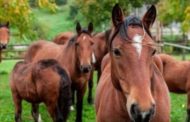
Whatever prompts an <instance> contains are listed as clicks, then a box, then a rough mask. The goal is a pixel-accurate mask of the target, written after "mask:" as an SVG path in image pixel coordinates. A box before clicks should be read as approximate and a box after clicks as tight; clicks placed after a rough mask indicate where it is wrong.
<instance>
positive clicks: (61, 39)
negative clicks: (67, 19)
mask: <svg viewBox="0 0 190 122" xmlns="http://www.w3.org/2000/svg"><path fill="white" fill-rule="evenodd" d="M73 36H74V33H73V32H63V33H60V34H58V35H57V36H56V37H55V38H54V39H53V42H54V43H56V44H65V43H66V42H67V41H68V40H69V39H70V38H71V37H73Z"/></svg>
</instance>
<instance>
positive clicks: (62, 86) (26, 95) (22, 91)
mask: <svg viewBox="0 0 190 122" xmlns="http://www.w3.org/2000/svg"><path fill="white" fill-rule="evenodd" d="M10 87H11V91H12V96H13V101H14V105H15V122H21V112H22V100H26V101H28V102H30V103H31V104H32V116H33V118H34V120H35V122H39V121H40V115H39V103H40V102H43V103H45V105H46V106H47V109H48V112H49V114H50V116H51V117H52V119H53V121H54V122H66V120H67V116H68V113H69V108H70V105H71V80H70V78H69V76H68V75H67V73H66V71H65V70H64V69H62V68H61V66H60V65H59V64H58V62H57V61H56V60H53V59H48V60H41V61H38V62H37V63H26V62H24V61H19V62H18V63H17V64H16V65H15V67H14V69H13V71H12V75H11V80H10Z"/></svg>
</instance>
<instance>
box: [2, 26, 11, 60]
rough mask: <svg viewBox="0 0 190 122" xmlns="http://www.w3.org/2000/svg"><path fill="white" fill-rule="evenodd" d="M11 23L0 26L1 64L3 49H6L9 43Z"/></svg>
mask: <svg viewBox="0 0 190 122" xmlns="http://www.w3.org/2000/svg"><path fill="white" fill-rule="evenodd" d="M9 36H10V34H9V22H7V23H5V24H0V62H1V59H2V58H1V53H2V50H3V49H6V46H7V44H8V42H9Z"/></svg>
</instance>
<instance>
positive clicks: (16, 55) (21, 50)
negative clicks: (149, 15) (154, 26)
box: [1, 42, 190, 60]
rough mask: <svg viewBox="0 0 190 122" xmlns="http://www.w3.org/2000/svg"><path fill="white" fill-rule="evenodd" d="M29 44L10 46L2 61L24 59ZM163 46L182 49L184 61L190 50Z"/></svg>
mask: <svg viewBox="0 0 190 122" xmlns="http://www.w3.org/2000/svg"><path fill="white" fill-rule="evenodd" d="M28 46H29V44H21V45H9V46H8V47H7V49H6V50H3V51H2V54H1V55H2V60H18V59H23V56H24V54H25V51H26V49H27V48H28ZM161 46H162V47H163V46H172V47H176V48H180V49H182V59H183V60H185V59H186V55H185V51H186V50H189V51H190V47H189V46H184V45H180V44H176V43H170V42H162V43H161Z"/></svg>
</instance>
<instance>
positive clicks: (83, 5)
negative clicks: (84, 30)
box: [72, 0, 158, 29]
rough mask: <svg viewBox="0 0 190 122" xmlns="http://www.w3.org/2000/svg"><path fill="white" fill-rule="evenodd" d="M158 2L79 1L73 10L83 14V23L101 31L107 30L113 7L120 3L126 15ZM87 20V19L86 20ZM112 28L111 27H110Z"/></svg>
mask: <svg viewBox="0 0 190 122" xmlns="http://www.w3.org/2000/svg"><path fill="white" fill-rule="evenodd" d="M157 2H158V0H77V1H75V2H74V3H73V6H74V7H73V6H72V8H75V9H76V8H78V9H79V12H78V14H82V16H83V18H82V21H85V23H88V22H89V21H91V22H93V24H94V25H95V27H99V28H101V29H105V28H107V26H108V24H109V23H110V18H111V11H112V7H113V6H114V5H115V4H116V3H119V5H120V6H121V7H122V9H123V11H124V14H125V15H127V13H129V12H130V10H131V8H132V7H136V8H137V7H141V6H142V5H143V4H144V3H145V4H148V3H149V4H155V3H157ZM84 18H85V19H84ZM109 27H110V26H109Z"/></svg>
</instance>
